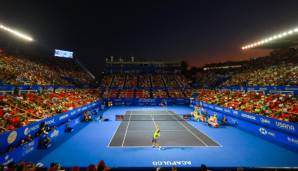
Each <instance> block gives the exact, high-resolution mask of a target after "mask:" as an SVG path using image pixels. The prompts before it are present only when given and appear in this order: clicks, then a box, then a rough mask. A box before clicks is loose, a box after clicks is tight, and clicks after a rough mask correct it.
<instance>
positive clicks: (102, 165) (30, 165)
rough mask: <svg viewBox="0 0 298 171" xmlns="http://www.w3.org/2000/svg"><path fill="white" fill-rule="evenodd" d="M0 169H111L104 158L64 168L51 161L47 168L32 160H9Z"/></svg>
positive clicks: (10, 170)
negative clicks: (91, 162)
mask: <svg viewBox="0 0 298 171" xmlns="http://www.w3.org/2000/svg"><path fill="white" fill-rule="evenodd" d="M0 170H1V171H2V170H4V171H58V170H60V171H65V170H69V171H80V170H85V171H108V170H111V168H110V167H108V166H107V165H106V164H105V161H104V160H100V161H99V162H98V164H97V165H94V164H90V165H89V166H87V167H86V168H80V167H78V166H74V167H70V168H64V167H63V166H61V165H60V164H59V163H55V162H53V163H51V164H50V166H49V167H48V168H47V167H45V166H44V164H42V163H37V164H35V163H32V162H19V163H14V162H11V163H10V164H8V165H7V166H5V167H4V166H0Z"/></svg>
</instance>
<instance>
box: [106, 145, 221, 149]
mask: <svg viewBox="0 0 298 171" xmlns="http://www.w3.org/2000/svg"><path fill="white" fill-rule="evenodd" d="M162 147H163V148H171V147H175V148H179V147H180V148H220V147H221V146H217V145H216V146H215V145H212V146H203V145H198V146H179V145H169V146H162ZM109 148H150V149H152V145H147V146H146V145H140V146H137V145H136V146H124V147H121V146H110V147H109Z"/></svg>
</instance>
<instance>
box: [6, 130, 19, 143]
mask: <svg viewBox="0 0 298 171" xmlns="http://www.w3.org/2000/svg"><path fill="white" fill-rule="evenodd" d="M17 135H18V133H17V132H16V131H12V132H11V133H10V134H9V135H8V137H7V142H8V144H11V143H13V142H15V140H16V139H17Z"/></svg>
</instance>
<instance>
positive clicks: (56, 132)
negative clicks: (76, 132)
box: [51, 130, 59, 138]
mask: <svg viewBox="0 0 298 171" xmlns="http://www.w3.org/2000/svg"><path fill="white" fill-rule="evenodd" d="M58 135H59V131H58V130H54V131H53V133H52V134H51V138H54V137H58Z"/></svg>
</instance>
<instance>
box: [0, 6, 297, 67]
mask: <svg viewBox="0 0 298 171" xmlns="http://www.w3.org/2000/svg"><path fill="white" fill-rule="evenodd" d="M0 3H1V4H0V23H3V24H6V25H8V26H12V27H15V28H18V29H19V30H22V31H24V32H25V33H28V34H30V35H32V36H33V37H34V39H35V40H36V41H35V42H34V43H35V44H38V45H40V46H41V47H44V48H48V49H51V50H54V49H55V48H59V49H65V50H71V51H74V53H75V55H76V56H77V57H78V58H79V59H80V60H81V61H82V62H83V63H84V64H85V65H86V66H87V67H89V68H91V70H93V71H94V70H98V68H101V67H102V63H103V61H104V60H105V58H106V57H108V56H111V55H112V56H115V57H129V56H135V57H136V58H138V57H141V58H146V59H152V60H154V59H164V60H179V61H180V60H186V61H188V62H189V63H190V64H191V65H193V66H202V65H204V64H206V63H211V62H219V61H226V60H241V59H247V58H250V57H255V56H262V55H264V52H263V51H262V50H261V51H260V50H248V51H242V50H241V49H240V47H241V46H242V45H244V44H246V43H250V42H254V41H256V40H259V39H262V38H264V37H267V36H271V35H273V34H275V33H279V32H282V31H285V30H288V29H291V28H294V27H297V26H298V20H297V18H298V1H297V0H241V1H239V0H194V1H190V0H179V1H178V0H168V1H162V0H159V1H143V0H139V1H105V3H102V2H101V3H100V1H88V0H80V1H75V0H69V1H63V0H48V1H41V0H39V1H30V0H26V1H17V0H8V1H6V0H3V1H1V2H0Z"/></svg>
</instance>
